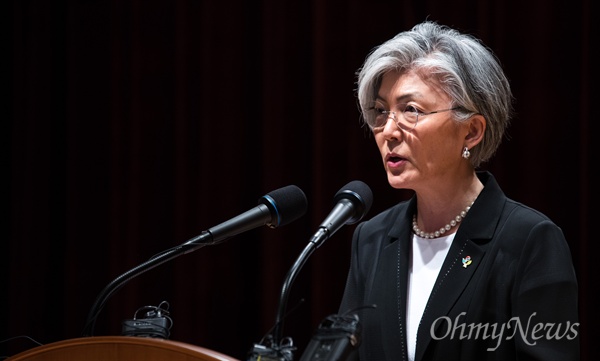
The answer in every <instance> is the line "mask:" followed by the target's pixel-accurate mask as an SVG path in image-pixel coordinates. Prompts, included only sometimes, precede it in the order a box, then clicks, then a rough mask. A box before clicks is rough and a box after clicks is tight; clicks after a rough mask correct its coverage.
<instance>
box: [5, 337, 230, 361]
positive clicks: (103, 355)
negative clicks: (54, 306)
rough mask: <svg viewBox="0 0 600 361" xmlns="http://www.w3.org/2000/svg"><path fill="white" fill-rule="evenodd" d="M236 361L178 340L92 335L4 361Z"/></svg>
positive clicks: (40, 347)
mask: <svg viewBox="0 0 600 361" xmlns="http://www.w3.org/2000/svg"><path fill="white" fill-rule="evenodd" d="M24 360H27V361H55V360H56V361H129V360H144V361H165V360H169V361H239V360H237V359H235V358H232V357H229V356H227V355H224V354H222V353H219V352H216V351H212V350H209V349H206V348H203V347H199V346H194V345H190V344H186V343H183V342H178V341H171V340H163V339H157V338H148V337H135V336H93V337H82V338H74V339H69V340H64V341H59V342H54V343H50V344H47V345H43V346H39V347H36V348H33V349H30V350H27V351H24V352H21V353H19V354H17V355H14V356H12V357H9V358H8V359H7V361H24Z"/></svg>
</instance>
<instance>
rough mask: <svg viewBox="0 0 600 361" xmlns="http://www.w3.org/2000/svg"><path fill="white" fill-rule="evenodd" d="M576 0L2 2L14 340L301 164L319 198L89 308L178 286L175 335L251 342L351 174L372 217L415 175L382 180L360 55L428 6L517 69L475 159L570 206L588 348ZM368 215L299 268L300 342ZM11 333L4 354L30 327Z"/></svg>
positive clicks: (295, 309) (88, 300) (81, 305)
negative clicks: (509, 103)
mask: <svg viewBox="0 0 600 361" xmlns="http://www.w3.org/2000/svg"><path fill="white" fill-rule="evenodd" d="M564 5H565V4H562V2H557V3H550V4H548V3H546V2H541V1H535V2H531V3H524V2H523V1H517V0H504V1H485V2H479V1H464V0H463V1H453V2H447V1H438V0H428V1H412V0H411V1H378V0H376V1H373V0H369V1H366V0H349V1H320V0H315V1H279V0H266V1H262V2H253V1H241V0H238V1H200V0H187V1H183V0H181V1H179V0H178V1H164V0H163V1H161V0H150V1H115V0H113V1H97V0H96V1H93V0H79V1H75V0H73V1H59V2H54V1H52V2H49V1H41V0H38V1H17V0H13V1H11V2H9V6H8V11H7V15H8V17H9V18H10V19H9V30H11V32H10V33H9V38H10V40H12V41H11V42H10V50H11V53H10V55H9V57H7V58H8V60H9V61H10V62H11V64H10V67H9V68H8V71H7V73H8V74H7V75H8V78H9V92H10V96H9V98H8V100H9V101H8V108H7V109H8V110H7V111H6V112H7V113H8V114H7V116H6V118H7V119H8V121H7V122H5V124H7V125H6V126H5V129H6V131H5V135H6V138H7V139H6V141H5V145H6V148H7V152H6V154H7V160H8V161H7V162H6V163H5V164H7V165H8V172H6V173H5V174H8V176H7V180H8V187H7V188H6V189H7V198H8V202H7V203H6V204H7V205H8V207H7V208H8V212H7V213H8V216H6V217H5V219H6V220H7V227H6V228H5V232H6V233H5V236H4V241H3V243H2V244H3V251H2V252H1V254H2V255H3V260H2V267H3V269H4V272H2V276H1V277H2V278H1V279H2V304H3V307H2V321H1V322H0V324H1V325H2V326H1V327H0V329H1V332H2V334H1V340H6V339H8V338H11V337H16V336H21V335H27V336H29V337H31V338H32V339H34V340H35V341H37V342H39V343H43V344H46V343H51V342H55V341H59V340H65V339H69V338H75V337H80V336H81V332H82V330H83V326H84V322H85V320H86V317H87V314H88V311H89V310H90V308H91V306H92V304H93V303H94V301H95V300H96V297H97V296H98V295H99V293H100V292H101V290H102V289H103V288H104V287H105V286H106V285H107V284H108V283H109V282H111V281H112V280H113V279H115V278H116V277H118V276H119V275H121V274H123V273H124V272H126V271H128V270H129V269H131V268H133V267H135V266H137V265H139V264H141V263H143V262H145V261H147V260H148V259H150V258H151V257H152V256H154V255H156V254H158V253H160V252H162V251H164V250H166V249H169V248H171V247H173V246H176V245H179V244H181V243H183V242H185V241H186V240H188V239H190V238H192V237H194V236H196V235H198V234H200V233H201V232H202V231H204V230H207V229H209V228H210V227H213V226H215V225H217V224H219V223H221V222H223V221H226V220H227V219H229V218H232V217H234V216H236V215H238V214H240V213H242V212H245V211H246V210H249V209H251V208H253V207H255V206H256V205H257V201H258V199H259V197H261V196H262V195H264V194H266V193H268V192H270V191H272V190H274V189H277V188H280V187H283V186H286V185H289V184H294V185H297V186H299V187H300V188H301V189H302V190H303V191H304V192H305V193H306V195H307V199H308V202H309V206H308V211H307V213H306V215H305V216H304V217H302V218H301V219H299V220H297V221H295V222H293V223H291V224H289V225H285V226H282V227H278V228H275V229H269V228H267V227H261V228H257V229H253V230H251V231H248V232H245V233H243V234H240V235H237V236H235V237H232V238H231V239H228V240H226V241H225V242H222V243H220V244H217V245H213V246H207V247H204V248H201V249H199V250H197V251H195V252H193V253H190V254H186V255H183V256H181V257H178V258H176V259H174V260H172V261H170V262H167V263H165V264H162V265H160V266H159V267H156V268H154V269H152V270H149V271H147V272H145V273H144V274H142V275H140V276H138V277H135V278H133V279H131V280H130V281H128V282H127V283H126V284H125V285H124V286H123V287H122V288H121V289H119V290H118V291H116V292H115V293H114V294H113V295H112V296H111V297H110V298H109V299H108V301H107V303H106V306H105V307H104V308H103V309H102V311H101V313H100V314H99V317H98V320H97V323H96V325H95V330H94V334H95V335H119V334H120V333H121V322H122V321H124V320H125V319H131V318H133V316H134V314H135V312H136V310H137V309H139V308H140V307H143V306H146V305H158V304H159V303H161V302H162V301H167V302H169V305H170V312H171V317H172V318H173V320H174V325H173V328H172V333H171V336H170V338H171V339H172V340H177V341H181V342H187V343H191V344H194V345H199V346H202V347H206V348H209V349H213V350H215V351H219V352H222V353H225V354H228V355H230V356H233V357H236V358H239V359H244V358H245V354H246V352H247V351H248V350H250V348H251V347H252V345H253V344H254V343H257V342H259V341H260V340H261V338H262V337H263V336H264V335H265V334H266V333H267V332H268V331H269V329H270V328H271V327H273V326H274V321H275V316H276V313H277V310H278V305H279V299H280V293H281V290H282V285H283V281H284V279H285V277H286V275H287V272H288V271H289V269H290V268H291V266H292V264H293V263H294V261H295V260H296V259H297V257H298V256H299V255H300V253H301V251H302V250H303V249H304V247H305V246H306V244H307V242H308V240H309V238H310V236H311V235H312V234H313V233H314V232H315V231H316V228H317V226H318V225H319V224H320V222H321V221H322V220H323V219H324V218H325V216H326V215H327V214H328V213H329V212H330V210H331V209H332V207H333V196H334V194H335V193H336V192H337V191H338V190H339V189H340V187H342V186H343V185H345V184H347V183H348V182H350V181H352V180H362V181H364V182H365V183H367V184H368V185H369V186H370V187H371V189H372V190H373V193H374V204H373V207H372V209H371V211H370V212H369V214H367V216H366V217H367V218H368V217H370V216H373V215H375V214H376V213H378V212H380V211H382V210H384V209H386V208H387V207H390V206H391V205H393V204H395V203H396V202H398V201H400V200H403V199H406V198H407V197H409V196H410V194H409V193H408V192H405V191H397V190H393V189H391V187H390V186H389V185H388V184H387V180H386V176H385V172H384V170H383V167H382V164H381V160H380V157H379V154H378V151H377V148H376V146H375V143H374V140H373V137H372V136H371V135H370V134H369V132H368V131H367V130H366V129H365V128H362V127H361V125H360V119H359V113H358V107H357V103H356V98H355V93H354V90H355V81H356V77H355V72H356V71H357V69H358V68H359V67H360V65H361V64H362V61H363V60H364V58H365V57H366V55H367V54H368V52H369V51H370V50H371V49H372V48H373V47H374V46H376V45H378V44H380V43H381V42H383V41H385V40H387V39H389V38H390V37H392V36H393V35H395V34H396V33H398V32H400V31H403V30H407V29H409V28H410V27H412V26H413V25H415V24H416V23H418V22H421V21H423V20H425V19H430V20H435V21H438V22H439V23H442V24H446V25H450V26H452V27H455V28H457V29H459V30H461V31H464V32H467V33H472V34H474V35H476V36H477V37H479V38H481V39H482V40H483V41H484V42H485V43H486V45H488V46H489V47H490V48H491V49H492V50H493V51H494V52H495V53H496V54H497V55H498V57H499V59H500V61H501V63H502V65H503V66H504V68H505V71H506V73H507V75H508V77H509V79H510V81H511V84H512V87H513V90H514V94H515V99H516V102H515V107H516V114H517V115H516V117H515V119H514V120H513V122H512V125H511V127H510V129H509V138H508V139H507V140H506V141H505V142H504V143H503V145H502V146H501V148H500V150H499V152H498V154H497V155H496V157H495V158H494V159H493V160H492V161H491V162H490V163H488V164H485V165H484V166H483V167H482V168H483V169H487V170H490V171H492V172H493V173H494V175H495V176H496V178H497V179H498V181H499V183H500V185H501V186H502V187H503V189H504V190H505V192H506V193H507V195H508V196H509V197H511V198H513V199H515V200H517V201H520V202H523V203H525V204H528V205H530V206H532V207H534V208H537V209H539V210H540V211H542V212H544V213H545V214H547V215H548V216H549V217H550V218H551V219H553V220H554V221H555V222H556V223H557V224H559V225H560V226H561V227H562V229H563V231H564V233H565V235H566V238H567V240H568V242H569V245H570V247H571V252H572V256H573V259H574V263H575V266H576V272H577V275H578V279H579V286H580V300H581V301H580V314H581V329H580V333H581V341H582V359H584V360H593V359H595V357H594V356H593V355H594V354H596V355H597V353H596V351H595V348H594V347H592V345H593V342H594V340H595V339H596V338H597V337H598V336H599V334H598V331H597V329H596V327H595V322H594V321H598V320H599V317H598V316H599V315H598V310H597V304H598V301H599V300H598V297H597V296H596V295H595V292H594V289H595V288H596V287H597V276H595V273H594V271H593V270H592V269H593V268H592V267H593V264H594V262H595V260H594V257H595V255H596V254H598V243H597V242H596V240H595V239H594V238H593V237H592V232H591V230H592V222H591V221H592V209H593V208H592V207H593V206H594V205H595V204H596V203H597V201H598V198H597V197H594V196H595V195H596V194H595V192H594V191H593V189H592V185H593V184H597V182H595V180H596V181H597V180H598V179H597V176H595V175H594V174H592V173H593V172H592V170H593V165H595V164H597V159H596V156H597V152H596V151H595V149H594V150H593V146H594V143H593V139H594V138H593V137H594V134H596V133H595V132H593V131H592V125H594V124H595V123H597V121H592V117H593V118H594V119H595V120H597V116H593V115H592V114H593V113H592V109H593V103H594V102H595V99H596V98H597V95H598V93H597V91H595V90H593V84H594V82H595V81H597V80H598V76H597V75H598V72H597V69H596V67H595V64H593V63H592V59H596V58H597V57H598V55H599V54H598V47H597V46H595V45H594V44H596V43H597V41H598V38H597V37H594V35H592V34H594V29H595V30H596V33H597V30H598V25H597V22H596V21H595V20H594V19H592V13H591V1H590V0H579V1H576V2H569V3H568V6H564ZM594 177H596V178H594ZM596 213H597V212H596ZM353 229H354V226H353V225H349V226H345V227H343V228H342V229H340V231H338V232H337V233H336V234H335V235H334V236H333V237H331V238H330V239H329V240H327V241H326V242H325V243H324V244H323V245H322V246H321V247H320V248H318V249H317V251H315V252H314V254H313V255H312V256H311V257H310V259H309V260H308V261H307V262H306V264H305V265H304V267H303V269H302V270H301V272H300V273H299V275H298V278H297V279H296V280H295V282H294V284H293V286H292V288H291V292H290V297H289V301H288V304H287V310H288V312H289V314H288V315H287V316H286V317H285V322H284V327H283V335H284V336H288V337H290V338H292V339H293V341H294V343H295V344H296V345H297V347H298V351H297V352H298V353H297V357H298V358H299V356H300V354H301V352H302V350H303V349H304V347H305V346H306V344H307V342H308V341H309V340H310V337H311V335H312V333H313V332H314V331H315V330H316V328H317V326H318V324H319V322H320V321H321V320H323V319H324V318H325V317H326V316H328V315H330V314H333V313H336V311H337V306H338V303H339V301H340V298H341V294H342V291H343V288H344V283H345V277H346V273H347V271H348V267H349V256H350V238H351V235H352V230H353ZM0 346H1V347H2V350H3V353H2V356H5V355H10V354H14V353H17V352H20V351H23V350H25V349H28V348H31V347H34V346H35V344H34V343H33V342H32V341H29V340H27V339H25V338H17V339H15V340H12V341H7V342H3V343H2V344H0Z"/></svg>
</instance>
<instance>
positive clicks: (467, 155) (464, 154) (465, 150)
mask: <svg viewBox="0 0 600 361" xmlns="http://www.w3.org/2000/svg"><path fill="white" fill-rule="evenodd" d="M470 156H471V152H469V148H467V147H465V149H463V151H462V157H463V158H465V159H469V157H470Z"/></svg>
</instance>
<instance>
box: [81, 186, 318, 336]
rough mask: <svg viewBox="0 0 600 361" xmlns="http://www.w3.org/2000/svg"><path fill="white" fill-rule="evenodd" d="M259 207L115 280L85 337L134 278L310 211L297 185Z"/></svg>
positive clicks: (278, 192)
mask: <svg viewBox="0 0 600 361" xmlns="http://www.w3.org/2000/svg"><path fill="white" fill-rule="evenodd" d="M258 203H259V204H258V206H256V207H254V208H252V209H250V210H249V211H246V212H244V213H242V214H240V215H238V216H236V217H234V218H232V219H230V220H228V221H226V222H223V223H221V224H219V225H217V226H215V227H212V228H210V229H209V230H207V231H204V232H202V233H201V234H200V235H199V236H196V237H194V238H192V239H190V240H188V241H187V242H185V243H183V244H181V245H179V246H177V247H174V248H171V249H169V250H167V251H165V252H163V253H161V254H159V255H157V256H155V257H153V258H151V259H150V260H148V261H146V262H144V263H142V264H140V265H138V266H136V267H134V268H133V269H131V270H129V271H127V272H125V273H123V274H122V275H120V276H119V277H117V278H115V279H114V280H113V281H112V282H111V283H109V284H108V285H107V286H106V287H105V288H104V289H103V290H102V292H101V293H100V295H99V296H98V297H97V298H96V301H95V302H94V305H93V306H92V308H91V310H90V312H89V314H88V317H87V320H86V323H85V326H84V331H83V335H84V336H92V335H93V330H94V325H95V323H96V318H97V317H98V314H99V313H100V311H101V310H102V308H103V307H104V305H105V304H106V301H107V300H108V298H109V297H110V296H111V295H112V294H113V293H114V292H116V291H117V290H118V289H120V288H121V287H123V285H125V283H127V282H128V281H129V280H131V279H133V278H134V277H136V276H139V275H140V274H142V273H144V272H146V271H148V270H150V269H152V268H155V267H157V266H159V265H161V264H163V263H165V262H167V261H169V260H171V259H173V258H175V257H178V256H180V255H182V254H185V253H190V252H192V251H195V250H197V249H198V248H200V247H203V246H206V245H213V244H217V243H219V242H222V241H224V240H225V239H227V238H230V237H232V236H235V235H237V234H239V233H242V232H245V231H248V230H250V229H253V228H257V227H260V226H263V225H268V226H269V227H270V228H275V227H278V226H281V225H285V224H288V223H290V222H292V221H294V220H296V219H298V218H300V217H301V216H302V215H304V213H306V209H307V207H308V202H307V200H306V195H305V194H304V192H303V191H302V190H301V189H300V188H298V187H297V186H295V185H289V186H286V187H283V188H280V189H277V190H274V191H272V192H270V193H268V194H266V195H264V196H262V197H261V198H260V199H259V200H258Z"/></svg>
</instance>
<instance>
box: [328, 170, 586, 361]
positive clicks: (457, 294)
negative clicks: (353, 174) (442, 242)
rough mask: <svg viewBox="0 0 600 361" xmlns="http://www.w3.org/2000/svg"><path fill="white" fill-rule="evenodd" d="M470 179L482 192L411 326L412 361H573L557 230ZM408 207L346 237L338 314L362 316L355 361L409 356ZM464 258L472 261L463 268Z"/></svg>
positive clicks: (570, 280) (567, 274) (570, 291)
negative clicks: (348, 250) (346, 268)
mask: <svg viewBox="0 0 600 361" xmlns="http://www.w3.org/2000/svg"><path fill="white" fill-rule="evenodd" d="M477 175H478V177H479V178H480V180H481V181H482V183H483V184H484V189H483V191H482V192H481V194H480V195H479V197H478V198H477V200H476V201H475V203H474V204H473V206H472V207H471V210H470V211H469V213H468V215H467V217H466V218H465V219H464V220H463V221H462V224H461V225H460V227H459V229H458V231H457V233H456V235H455V238H454V241H453V243H452V245H451V246H450V250H449V252H448V255H447V256H446V259H445V260H444V263H443V265H442V268H441V270H440V273H439V275H438V278H437V280H436V282H435V285H434V287H433V290H432V293H431V296H430V298H429V301H428V302H427V305H426V307H425V311H424V313H423V318H422V319H421V323H420V325H419V330H418V334H417V345H416V351H415V360H416V361H422V360H477V361H481V360H544V361H548V360H560V361H566V360H578V359H579V319H578V311H577V280H576V277H575V272H574V269H573V264H572V259H571V254H570V250H569V247H568V244H567V242H566V241H565V238H564V236H563V233H562V231H561V229H560V228H559V227H557V226H556V225H555V224H554V223H553V222H552V221H551V220H550V219H548V218H547V217H546V216H545V215H543V214H542V213H540V212H538V211H536V210H534V209H531V208H529V207H526V206H524V205H523V204H520V203H517V202H515V201H513V200H510V199H508V198H507V197H506V196H505V195H504V193H503V192H502V190H501V189H500V187H499V186H498V184H497V182H496V180H495V179H494V177H493V176H492V175H491V174H490V173H489V172H478V173H477ZM415 207H416V199H415V197H413V198H412V199H410V200H408V201H405V202H402V203H399V204H398V205H396V206H394V207H392V208H390V209H388V210H386V211H384V212H382V213H380V214H378V215H377V216H375V217H373V218H372V219H370V220H368V221H365V222H362V223H360V224H359V225H358V226H357V227H356V229H355V231H354V236H353V240H352V259H351V267H350V272H349V274H348V280H347V284H346V289H345V291H344V296H343V299H342V303H341V306H340V310H339V312H340V313H345V312H347V311H352V310H356V312H355V313H357V315H358V316H359V318H360V324H361V326H362V332H361V344H360V346H359V352H358V353H359V358H360V360H362V361H385V360H390V361H391V360H394V361H398V360H406V359H407V354H406V334H405V330H406V292H407V274H408V261H409V253H410V247H411V243H412V242H411V239H412V238H411V237H412V234H411V224H412V215H413V214H414V212H415ZM467 256H470V259H471V263H470V264H469V265H468V266H464V265H463V259H465V260H466V259H467ZM370 305H375V306H376V307H375V308H373V307H368V306H370ZM365 306H366V307H365ZM361 307H362V308H361Z"/></svg>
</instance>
